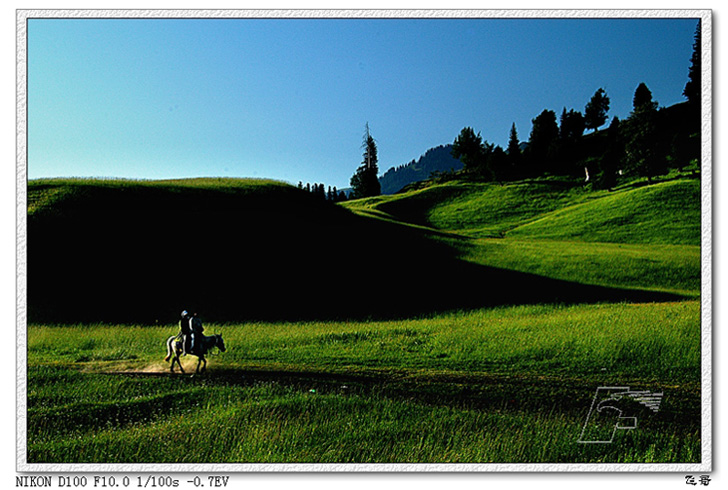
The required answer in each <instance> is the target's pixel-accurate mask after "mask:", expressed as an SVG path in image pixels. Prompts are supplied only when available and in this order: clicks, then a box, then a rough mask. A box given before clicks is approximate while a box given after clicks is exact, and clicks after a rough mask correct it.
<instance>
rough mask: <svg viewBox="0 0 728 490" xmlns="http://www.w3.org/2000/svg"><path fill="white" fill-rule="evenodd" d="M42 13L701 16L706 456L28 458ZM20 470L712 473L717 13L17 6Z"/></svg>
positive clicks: (79, 15)
mask: <svg viewBox="0 0 728 490" xmlns="http://www.w3.org/2000/svg"><path fill="white" fill-rule="evenodd" d="M37 18H62V19H73V18H130V19H140V18H199V19H216V18H276V19H285V18H311V19H313V18H341V19H348V18H351V19H356V18H422V19H431V18H472V19H476V18H494V19H495V18H565V19H593V18H695V19H700V22H701V36H702V134H701V143H702V150H701V151H702V153H701V156H702V158H701V191H702V203H701V214H702V221H701V267H702V268H701V279H702V281H701V332H702V335H701V354H702V366H701V373H702V378H701V390H702V396H701V405H702V420H701V430H702V434H701V446H702V447H701V462H700V463H697V464H682V463H677V464H672V463H660V464H635V463H629V464H592V463H588V464H501V463H497V464H495V463H494V464H481V463H477V464H429V463H428V464H288V463H278V464H196V465H195V464H126V463H119V464H30V463H28V461H27V427H26V423H27V405H26V403H27V400H26V394H27V311H26V306H27V303H26V300H27V261H26V238H27V235H26V232H27V179H28V177H27V175H28V174H27V149H28V148H27V112H26V111H27V105H26V102H27V61H28V59H27V55H28V53H27V21H28V20H29V19H37ZM16 35H17V44H16V89H17V90H16V165H17V171H16V195H17V200H16V232H17V235H16V266H17V276H16V308H17V315H16V335H17V337H16V340H17V341H16V349H17V350H16V356H17V357H16V363H17V364H16V369H17V373H16V374H17V384H16V389H17V392H16V396H17V400H16V469H17V471H18V472H62V473H69V472H71V473H79V472H96V473H107V472H111V473H118V472H160V471H164V472H175V473H189V472H196V473H210V472H235V473H248V472H256V473H257V472H266V473H270V472H275V473H278V472H299V473H309V472H313V473H321V472H346V473H350V472H382V473H400V472H448V473H472V472H483V473H484V472H525V473H528V472H635V473H636V472H645V473H649V472H653V473H672V472H710V471H712V469H713V464H712V456H713V452H712V448H713V423H712V414H713V391H712V382H713V376H712V373H713V362H712V360H713V349H712V346H713V329H712V321H713V309H712V293H713V283H712V268H713V258H712V243H713V242H712V236H713V230H712V179H713V175H712V146H713V141H712V119H713V106H712V102H713V98H712V90H713V87H712V11H711V10H707V9H699V10H674V9H665V10H654V9H635V10H603V9H595V10H569V9H564V10H561V9H556V10H548V9H547V10H507V9H503V10H500V9H499V10H470V9H468V10H409V9H408V10H365V9H357V10H316V9H311V10H309V9H279V10H104V9H99V10H96V9H84V10H20V9H19V10H17V11H16Z"/></svg>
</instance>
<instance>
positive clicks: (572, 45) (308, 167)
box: [27, 18, 697, 188]
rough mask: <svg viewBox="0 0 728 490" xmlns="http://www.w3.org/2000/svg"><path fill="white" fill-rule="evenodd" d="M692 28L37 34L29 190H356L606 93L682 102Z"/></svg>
mask: <svg viewBox="0 0 728 490" xmlns="http://www.w3.org/2000/svg"><path fill="white" fill-rule="evenodd" d="M696 26H697V19H247V20H243V19H168V18H162V19H116V20H112V19H77V20H64V19H31V20H29V22H28V112H27V117H28V177H29V178H31V179H34V178H40V177H56V176H83V177H127V178H148V179H157V178H172V177H196V176H224V177H226V176H229V177H267V178H273V179H278V180H283V181H287V182H291V183H293V184H295V183H297V182H298V181H303V182H304V183H305V182H311V183H314V182H322V183H324V184H326V185H332V186H337V187H339V188H343V187H348V185H349V178H350V177H351V175H352V174H353V173H354V171H355V170H356V167H357V166H358V165H359V163H360V162H361V159H362V148H361V144H362V135H363V133H364V125H365V123H367V122H368V123H369V127H370V129H371V132H372V136H374V138H375V140H376V141H377V146H378V151H379V168H380V172H381V173H384V172H385V171H386V170H387V169H388V168H390V167H392V166H398V165H402V164H405V163H407V162H409V161H411V160H412V159H417V158H418V157H419V156H420V155H421V154H423V153H424V152H425V151H426V150H427V149H429V148H431V147H433V146H437V145H441V144H447V143H452V141H453V140H454V139H455V137H456V136H457V135H458V133H459V132H460V130H461V129H462V128H463V127H465V126H471V127H473V128H474V129H475V131H476V132H480V133H481V135H482V137H483V138H484V139H485V140H487V141H488V142H491V143H495V144H497V145H500V146H502V147H504V148H505V147H506V145H507V143H508V136H509V132H510V128H511V125H512V124H513V123H515V124H516V128H517V131H518V135H519V138H520V140H522V141H525V140H527V139H528V136H529V133H530V131H531V120H532V119H533V118H535V117H536V116H537V115H538V114H539V113H540V112H541V111H543V110H544V109H550V110H553V111H554V112H556V114H557V116H558V115H560V114H561V111H562V109H563V108H566V109H567V110H569V109H572V108H573V109H576V110H579V111H582V112H583V110H584V106H585V105H586V103H587V102H588V101H589V99H590V98H591V96H592V95H593V94H594V92H595V91H596V90H597V89H599V88H600V87H602V88H604V89H605V90H606V92H607V95H608V96H609V98H610V99H611V109H610V112H609V116H610V117H611V116H618V117H619V118H626V117H627V116H628V115H629V112H630V110H631V108H632V96H633V94H634V90H635V88H636V87H637V86H638V85H639V84H640V83H641V82H644V83H646V84H647V86H648V87H649V89H650V90H651V91H652V94H653V98H654V99H655V100H656V101H657V102H658V103H659V104H660V105H661V106H668V105H672V104H674V103H677V102H682V101H684V100H685V99H684V97H683V96H682V90H683V88H684V86H685V83H686V81H687V75H688V67H689V66H690V56H691V54H692V43H693V35H694V33H695V28H696Z"/></svg>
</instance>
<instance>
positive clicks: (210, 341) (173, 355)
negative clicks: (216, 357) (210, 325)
mask: <svg viewBox="0 0 728 490" xmlns="http://www.w3.org/2000/svg"><path fill="white" fill-rule="evenodd" d="M183 342H184V340H183V338H182V336H180V335H173V336H171V337H170V338H168V339H167V357H165V358H164V360H165V362H166V361H169V360H170V359H172V364H171V365H170V366H169V370H170V371H171V372H174V363H175V362H176V363H177V365H178V366H179V370H180V371H182V372H183V373H184V372H185V370H184V369H182V363H180V361H179V357H180V355H181V354H182V343H183ZM213 347H217V348H218V349H220V352H225V342H223V340H222V335H219V334H216V335H209V336H208V335H202V334H197V338H195V351H194V352H190V354H192V355H195V356H197V368H196V369H195V373H204V372H205V369H206V368H207V360H206V359H205V354H207V353H208V351H210V350H211V349H212V348H213ZM200 365H202V370H200Z"/></svg>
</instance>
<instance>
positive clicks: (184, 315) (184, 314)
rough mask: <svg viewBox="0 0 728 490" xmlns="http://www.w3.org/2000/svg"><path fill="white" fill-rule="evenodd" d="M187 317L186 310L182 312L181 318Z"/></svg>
mask: <svg viewBox="0 0 728 490" xmlns="http://www.w3.org/2000/svg"><path fill="white" fill-rule="evenodd" d="M187 315H189V313H187V310H182V318H184V317H186V316H187Z"/></svg>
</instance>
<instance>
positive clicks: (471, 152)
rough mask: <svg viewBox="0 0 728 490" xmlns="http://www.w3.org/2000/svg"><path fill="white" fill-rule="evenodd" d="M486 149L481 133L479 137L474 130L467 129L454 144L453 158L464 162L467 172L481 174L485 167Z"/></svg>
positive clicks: (464, 129)
mask: <svg viewBox="0 0 728 490" xmlns="http://www.w3.org/2000/svg"><path fill="white" fill-rule="evenodd" d="M485 152H486V148H485V145H484V144H483V139H482V138H481V137H480V133H478V134H477V135H476V134H475V131H473V128H471V127H465V128H463V129H462V130H461V131H460V134H459V135H458V136H457V138H455V141H454V142H453V144H452V150H451V153H452V156H453V157H454V158H457V159H458V160H460V161H461V162H463V168H464V170H465V171H466V172H470V173H479V172H481V171H482V170H483V167H484V165H485Z"/></svg>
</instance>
